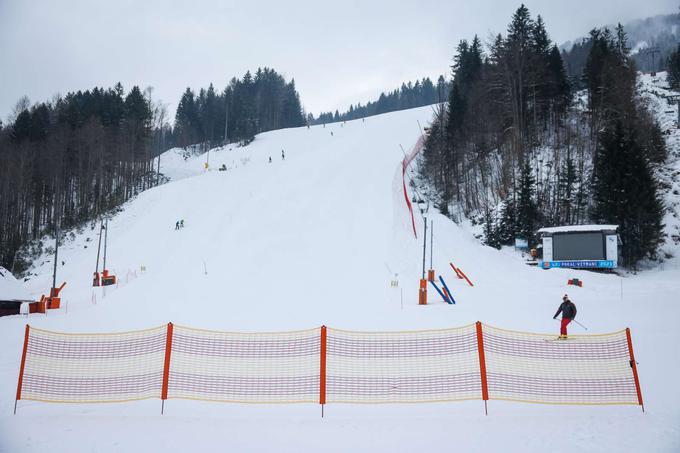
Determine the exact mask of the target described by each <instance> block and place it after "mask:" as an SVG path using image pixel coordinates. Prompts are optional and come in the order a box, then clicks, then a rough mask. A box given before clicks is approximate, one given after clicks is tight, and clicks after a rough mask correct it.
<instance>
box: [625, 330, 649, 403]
mask: <svg viewBox="0 0 680 453" xmlns="http://www.w3.org/2000/svg"><path fill="white" fill-rule="evenodd" d="M626 338H627V339H628V353H629V354H630V367H631V368H632V369H633V378H635V391H636V392H637V398H638V404H639V405H640V406H641V407H642V412H644V411H645V404H644V403H643V402H642V390H640V380H639V379H638V372H637V363H636V362H635V354H633V340H631V338H630V329H629V328H627V327H626Z"/></svg>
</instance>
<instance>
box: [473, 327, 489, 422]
mask: <svg viewBox="0 0 680 453" xmlns="http://www.w3.org/2000/svg"><path fill="white" fill-rule="evenodd" d="M475 326H476V328H477V351H478V353H479V375H480V376H481V379H482V399H483V400H484V415H489V411H488V408H487V403H486V402H487V401H489V386H488V383H487V380H486V358H485V357H484V334H483V333H482V323H481V322H479V321H477V323H476V324H475Z"/></svg>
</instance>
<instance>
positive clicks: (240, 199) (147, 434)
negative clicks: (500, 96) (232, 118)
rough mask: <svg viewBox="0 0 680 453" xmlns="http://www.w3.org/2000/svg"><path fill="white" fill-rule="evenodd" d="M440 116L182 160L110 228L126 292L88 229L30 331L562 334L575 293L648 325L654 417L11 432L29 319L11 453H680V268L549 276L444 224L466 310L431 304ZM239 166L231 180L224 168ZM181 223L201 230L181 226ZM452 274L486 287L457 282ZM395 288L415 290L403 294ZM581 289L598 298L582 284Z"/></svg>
mask: <svg viewBox="0 0 680 453" xmlns="http://www.w3.org/2000/svg"><path fill="white" fill-rule="evenodd" d="M431 115H432V109H431V108H430V107H424V108H420V109H413V110H407V111H402V112H394V113H389V114H385V115H381V116H376V117H371V118H368V119H366V120H365V122H362V121H361V120H358V121H352V122H347V123H345V124H342V123H335V124H330V125H326V127H323V126H313V127H311V128H309V129H308V128H306V127H305V128H297V129H286V130H280V131H273V132H268V133H264V134H261V135H258V136H257V138H256V140H255V141H254V142H253V143H251V144H250V145H249V146H247V147H243V148H241V147H236V146H229V147H225V148H218V149H214V150H211V151H210V154H209V157H208V156H207V155H201V156H194V157H189V158H187V159H185V158H184V157H183V156H182V154H181V152H180V151H179V150H171V151H168V152H166V153H165V154H164V155H163V156H162V159H161V168H162V172H163V173H164V174H165V175H167V176H169V177H170V178H171V182H170V183H168V184H164V185H162V186H159V187H156V188H153V189H151V190H148V191H146V192H144V193H142V194H140V195H139V196H138V197H137V198H135V199H134V200H132V201H130V202H129V203H127V204H126V205H125V206H124V208H123V210H122V211H121V212H120V213H118V214H117V215H115V216H114V217H113V218H112V219H111V220H110V221H109V243H108V257H107V261H108V267H109V269H111V270H112V271H113V272H114V273H115V274H117V276H118V278H119V279H120V284H119V286H118V287H117V288H113V287H111V288H107V289H105V290H104V289H102V288H98V289H96V290H94V291H93V288H92V287H91V278H92V272H93V271H94V264H95V259H96V241H97V232H98V228H96V227H94V226H93V229H89V228H88V229H86V230H85V231H82V232H80V233H78V232H75V236H74V238H73V239H70V240H68V241H67V243H65V244H64V245H63V246H62V247H60V251H59V253H60V254H59V261H60V263H59V266H58V276H57V280H58V283H59V282H61V281H66V282H67V286H66V287H65V289H64V291H63V292H62V295H63V299H64V300H65V301H67V302H68V309H66V308H64V309H61V310H57V311H51V312H49V313H48V315H47V316H43V315H31V317H30V318H29V320H28V322H30V324H31V325H32V326H35V327H41V328H45V329H50V330H57V331H68V332H112V331H124V330H131V329H138V328H147V327H152V326H157V325H161V324H164V323H167V322H169V321H172V322H174V323H177V324H183V325H190V326H194V327H201V328H206V329H217V330H230V331H280V330H294V329H303V328H309V327H316V326H319V325H321V324H326V325H330V326H333V327H337V328H341V329H353V330H369V331H384V330H397V329H399V330H403V329H407V330H414V329H422V328H439V327H453V326H460V325H463V324H468V323H470V322H473V321H477V320H482V321H484V322H486V323H489V324H493V325H497V326H499V327H506V328H510V329H516V330H523V331H537V332H557V331H558V328H559V324H558V323H557V322H556V321H553V319H552V316H553V314H554V312H555V310H556V308H557V306H558V305H559V302H560V300H561V296H562V294H564V293H565V292H568V293H569V294H570V295H571V297H572V300H573V301H574V302H575V303H576V304H577V306H578V309H579V318H578V319H579V321H581V322H582V323H583V324H585V325H586V326H587V327H588V328H589V332H591V333H597V332H609V331H614V330H619V329H621V328H623V327H626V326H629V327H630V328H631V330H632V333H633V340H634V342H635V352H636V358H637V360H638V362H639V363H640V364H639V372H640V379H641V383H642V391H643V396H644V397H645V405H646V408H647V413H645V414H642V413H641V411H640V409H639V408H638V407H628V406H613V407H592V406H586V407H583V406H579V407H569V406H541V405H522V404H518V403H502V402H496V401H491V402H490V404H489V412H490V415H489V416H486V417H485V416H484V411H483V405H482V403H481V402H479V401H476V402H465V403H451V404H423V405H386V406H371V405H329V406H328V407H327V408H326V416H325V418H324V419H321V418H320V409H319V407H318V406H316V405H288V406H287V405H282V406H276V405H267V406H259V405H255V406H247V405H237V404H216V403H212V404H211V403H198V402H191V401H176V400H172V401H169V402H168V403H167V404H166V408H165V410H166V413H165V415H163V416H161V415H160V401H158V400H149V401H142V402H138V403H125V404H111V405H90V406H87V405H59V404H53V405H50V404H44V403H36V402H31V401H21V402H20V403H19V411H18V414H17V415H16V416H12V415H11V414H12V408H13V405H14V396H15V391H16V379H17V373H18V366H19V359H20V353H21V344H22V341H23V330H24V326H25V323H26V318H25V317H20V316H11V317H5V318H0V341H2V345H3V347H2V349H1V351H2V352H0V385H1V387H0V388H1V389H2V390H1V391H0V451H7V452H10V451H11V452H20V451H46V450H49V451H51V452H61V451H64V452H73V451H98V452H108V451H161V450H163V451H186V450H188V449H192V450H197V451H201V450H215V449H216V448H220V449H231V450H234V451H307V450H315V451H338V452H344V451H413V450H416V449H423V448H437V449H441V448H444V449H446V450H452V449H454V448H455V449H459V450H462V451H481V450H486V451H494V450H500V449H504V450H510V451H545V450H548V449H549V450H551V451H558V452H559V451H579V450H581V451H641V450H644V451H677V450H678V449H680V390H678V386H677V384H676V382H677V379H678V374H679V372H680V365H679V364H678V363H677V352H676V349H677V348H676V345H677V343H678V341H679V340H680V333H678V330H677V328H676V326H675V323H676V320H677V319H678V318H679V317H680V308H678V306H677V294H678V291H679V290H680V266H679V265H678V261H677V260H676V259H671V260H668V261H666V262H665V263H664V265H663V266H661V267H658V268H655V269H654V270H650V271H646V272H644V273H641V274H638V275H629V274H626V275H624V276H623V277H619V276H616V275H604V274H595V273H590V272H584V271H570V270H563V269H553V270H550V271H542V270H539V269H536V268H535V267H530V266H527V265H525V263H524V260H523V259H522V257H520V256H518V255H517V254H515V253H514V252H513V251H512V250H504V251H497V250H494V249H491V248H489V247H484V246H482V245H481V244H480V243H479V241H478V240H477V239H475V238H474V237H473V235H472V233H471V232H470V230H469V228H466V227H465V226H462V227H461V226H457V225H456V224H454V223H452V222H451V221H450V220H448V219H447V218H445V217H443V216H441V215H439V214H437V213H434V212H430V214H429V217H430V218H431V219H432V220H433V222H434V243H435V247H434V257H433V262H434V267H435V269H436V270H437V271H438V274H442V275H443V276H444V278H445V279H446V281H447V283H448V285H449V288H450V289H451V291H452V292H453V294H454V297H455V299H456V301H457V302H458V303H457V304H456V305H448V304H445V303H443V302H442V301H441V300H440V298H439V296H438V295H436V293H435V292H434V291H433V290H432V289H429V290H428V293H429V294H428V296H429V302H430V303H429V305H427V306H418V305H417V288H418V279H419V278H420V272H421V266H422V256H421V254H422V226H423V225H422V220H421V219H420V218H419V216H417V217H416V220H417V226H418V235H419V238H418V240H416V239H415V238H414V237H413V232H412V231H411V223H410V222H411V221H410V216H409V214H408V211H407V209H406V204H405V202H404V198H403V194H402V192H401V190H402V188H401V159H402V158H403V151H402V149H401V147H400V145H401V146H403V148H404V149H405V150H406V152H408V151H409V150H410V148H411V147H412V146H413V144H414V143H415V142H416V141H417V139H418V137H419V136H420V128H419V125H418V122H419V123H420V124H421V125H422V126H425V125H426V123H427V122H428V121H429V119H430V118H431ZM331 132H332V134H331ZM282 150H284V151H285V156H286V158H285V160H282V158H281V151H282ZM270 156H271V158H272V163H269V162H268V160H269V157H270ZM208 158H209V162H210V170H209V171H206V170H205V168H204V163H205V162H206V160H207V159H208ZM223 164H224V166H225V167H226V168H227V170H226V171H218V170H217V169H218V168H219V167H220V166H222V165H223ZM180 219H183V220H184V225H185V227H184V228H183V229H180V230H175V222H176V221H178V220H180ZM428 236H429V232H428ZM428 242H429V238H428ZM428 246H429V245H428ZM51 259H52V257H50V256H44V257H41V259H39V260H38V261H37V262H36V267H35V268H34V269H33V270H32V272H33V274H35V275H34V276H33V277H32V278H31V279H30V280H29V281H28V282H26V283H25V284H24V287H25V290H26V291H28V292H30V293H31V294H32V295H33V296H34V297H39V295H40V294H41V293H42V292H45V291H47V290H48V288H49V287H50V285H51V272H52V265H53V263H51ZM429 259H430V257H429V256H428V258H427V260H428V264H429ZM62 260H63V261H64V264H63V265H62V264H61V261H62ZM449 262H454V263H455V264H456V265H457V266H459V267H461V268H462V269H463V270H464V271H465V272H466V274H467V275H468V276H469V277H470V278H471V280H472V281H473V282H474V284H475V286H474V287H469V286H468V285H467V284H465V283H464V282H463V281H462V280H458V279H456V278H455V277H454V274H453V272H452V270H451V269H450V267H449V264H448V263H449ZM141 266H144V268H145V269H146V270H145V271H144V272H142V271H141ZM395 274H396V275H397V279H398V280H399V287H398V288H391V287H390V284H389V283H390V280H392V279H394V278H395ZM573 277H578V278H580V279H582V280H583V281H584V287H583V288H574V287H567V286H566V282H567V279H569V278H573ZM104 291H105V292H104ZM578 329H579V328H578V326H574V327H572V331H578Z"/></svg>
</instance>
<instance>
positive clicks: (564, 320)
mask: <svg viewBox="0 0 680 453" xmlns="http://www.w3.org/2000/svg"><path fill="white" fill-rule="evenodd" d="M570 322H571V319H567V318H562V323H561V324H560V335H566V334H567V326H568V325H569V323H570Z"/></svg>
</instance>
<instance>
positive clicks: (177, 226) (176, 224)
mask: <svg viewBox="0 0 680 453" xmlns="http://www.w3.org/2000/svg"><path fill="white" fill-rule="evenodd" d="M175 229H176V230H179V220H178V221H177V222H175Z"/></svg>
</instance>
